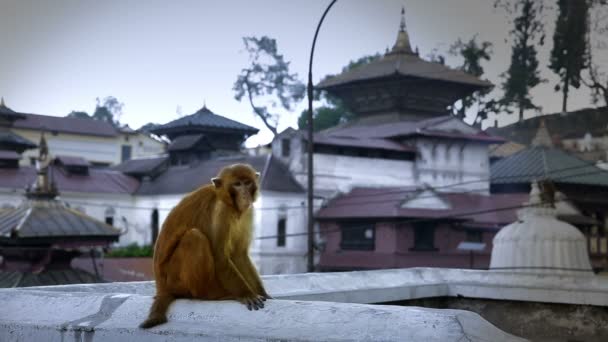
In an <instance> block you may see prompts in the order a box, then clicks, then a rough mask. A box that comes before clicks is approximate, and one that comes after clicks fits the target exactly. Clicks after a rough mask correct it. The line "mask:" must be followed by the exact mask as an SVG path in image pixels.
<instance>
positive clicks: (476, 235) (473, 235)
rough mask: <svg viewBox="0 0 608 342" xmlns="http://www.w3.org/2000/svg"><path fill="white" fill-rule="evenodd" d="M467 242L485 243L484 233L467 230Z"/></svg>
mask: <svg viewBox="0 0 608 342" xmlns="http://www.w3.org/2000/svg"><path fill="white" fill-rule="evenodd" d="M465 241H466V242H483V235H482V232H481V231H479V230H467V231H466V237H465Z"/></svg>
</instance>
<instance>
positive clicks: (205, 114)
mask: <svg viewBox="0 0 608 342" xmlns="http://www.w3.org/2000/svg"><path fill="white" fill-rule="evenodd" d="M197 126H198V127H202V128H216V129H217V128H220V129H228V130H236V131H242V132H243V133H246V134H255V133H257V132H258V129H257V128H254V127H251V126H247V125H245V124H242V123H240V122H238V121H234V120H231V119H228V118H226V117H223V116H221V115H217V114H215V113H213V112H212V111H210V110H209V109H207V107H203V108H201V109H200V110H198V111H197V112H196V113H194V114H190V115H186V116H184V117H181V118H179V119H176V120H173V121H171V122H168V123H166V124H164V125H160V126H158V127H155V128H153V129H152V130H151V132H152V133H154V134H159V135H162V134H165V132H166V131H167V130H170V129H174V128H186V129H189V128H192V127H197Z"/></svg>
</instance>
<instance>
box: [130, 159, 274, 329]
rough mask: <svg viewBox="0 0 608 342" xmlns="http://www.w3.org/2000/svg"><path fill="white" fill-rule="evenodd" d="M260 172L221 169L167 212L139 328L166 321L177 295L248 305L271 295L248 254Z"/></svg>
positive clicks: (251, 306)
mask: <svg viewBox="0 0 608 342" xmlns="http://www.w3.org/2000/svg"><path fill="white" fill-rule="evenodd" d="M257 179H258V174H257V173H256V172H255V170H254V169H253V168H252V167H251V166H249V165H245V164H235V165H232V166H229V167H226V168H224V169H222V170H221V171H220V173H219V175H218V177H217V178H214V179H212V183H213V184H208V185H205V186H203V187H201V188H199V189H198V190H196V191H194V192H192V193H190V194H188V195H187V196H186V197H184V198H183V199H182V200H181V202H180V203H179V204H178V205H177V206H176V207H175V208H173V210H172V211H171V212H170V213H169V216H167V219H166V220H165V222H164V224H163V228H162V230H161V232H160V235H159V237H158V240H157V242H156V246H155V249H154V277H155V279H156V296H155V297H154V302H153V304H152V307H151V309H150V315H149V317H148V319H147V320H146V321H144V322H143V323H142V324H141V325H140V327H142V328H150V327H153V326H155V325H158V324H162V323H165V322H166V321H167V316H166V314H167V309H168V308H169V305H170V304H171V302H173V300H174V299H175V298H194V299H209V300H218V299H236V300H238V301H240V302H241V303H243V304H245V305H247V307H248V308H249V310H251V309H255V310H258V309H260V308H263V307H264V303H263V302H264V301H265V300H266V299H267V298H270V296H269V295H268V294H267V293H266V290H265V289H264V285H263V284H262V281H261V279H260V277H259V275H258V273H257V271H256V269H255V267H254V266H253V263H252V262H251V260H250V258H249V253H248V251H249V244H250V242H251V236H252V224H253V222H252V221H253V208H252V203H253V202H254V201H255V199H256V197H257V193H258V191H257V190H258V184H257Z"/></svg>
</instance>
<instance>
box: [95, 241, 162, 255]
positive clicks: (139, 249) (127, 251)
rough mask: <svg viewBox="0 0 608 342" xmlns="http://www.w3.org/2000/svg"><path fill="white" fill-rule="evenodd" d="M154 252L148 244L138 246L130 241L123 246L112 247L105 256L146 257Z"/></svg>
mask: <svg viewBox="0 0 608 342" xmlns="http://www.w3.org/2000/svg"><path fill="white" fill-rule="evenodd" d="M153 254H154V248H153V247H152V246H150V245H144V246H140V245H138V244H136V243H132V244H130V245H127V246H125V247H116V248H112V249H111V250H110V251H109V252H108V253H106V257H108V258H148V257H152V255H153Z"/></svg>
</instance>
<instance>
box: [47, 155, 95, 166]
mask: <svg viewBox="0 0 608 342" xmlns="http://www.w3.org/2000/svg"><path fill="white" fill-rule="evenodd" d="M55 160H56V161H58V162H59V163H61V164H62V165H65V166H81V167H85V166H86V167H88V166H90V165H91V164H89V162H88V161H87V160H86V159H84V158H82V157H74V156H56V157H55Z"/></svg>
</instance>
